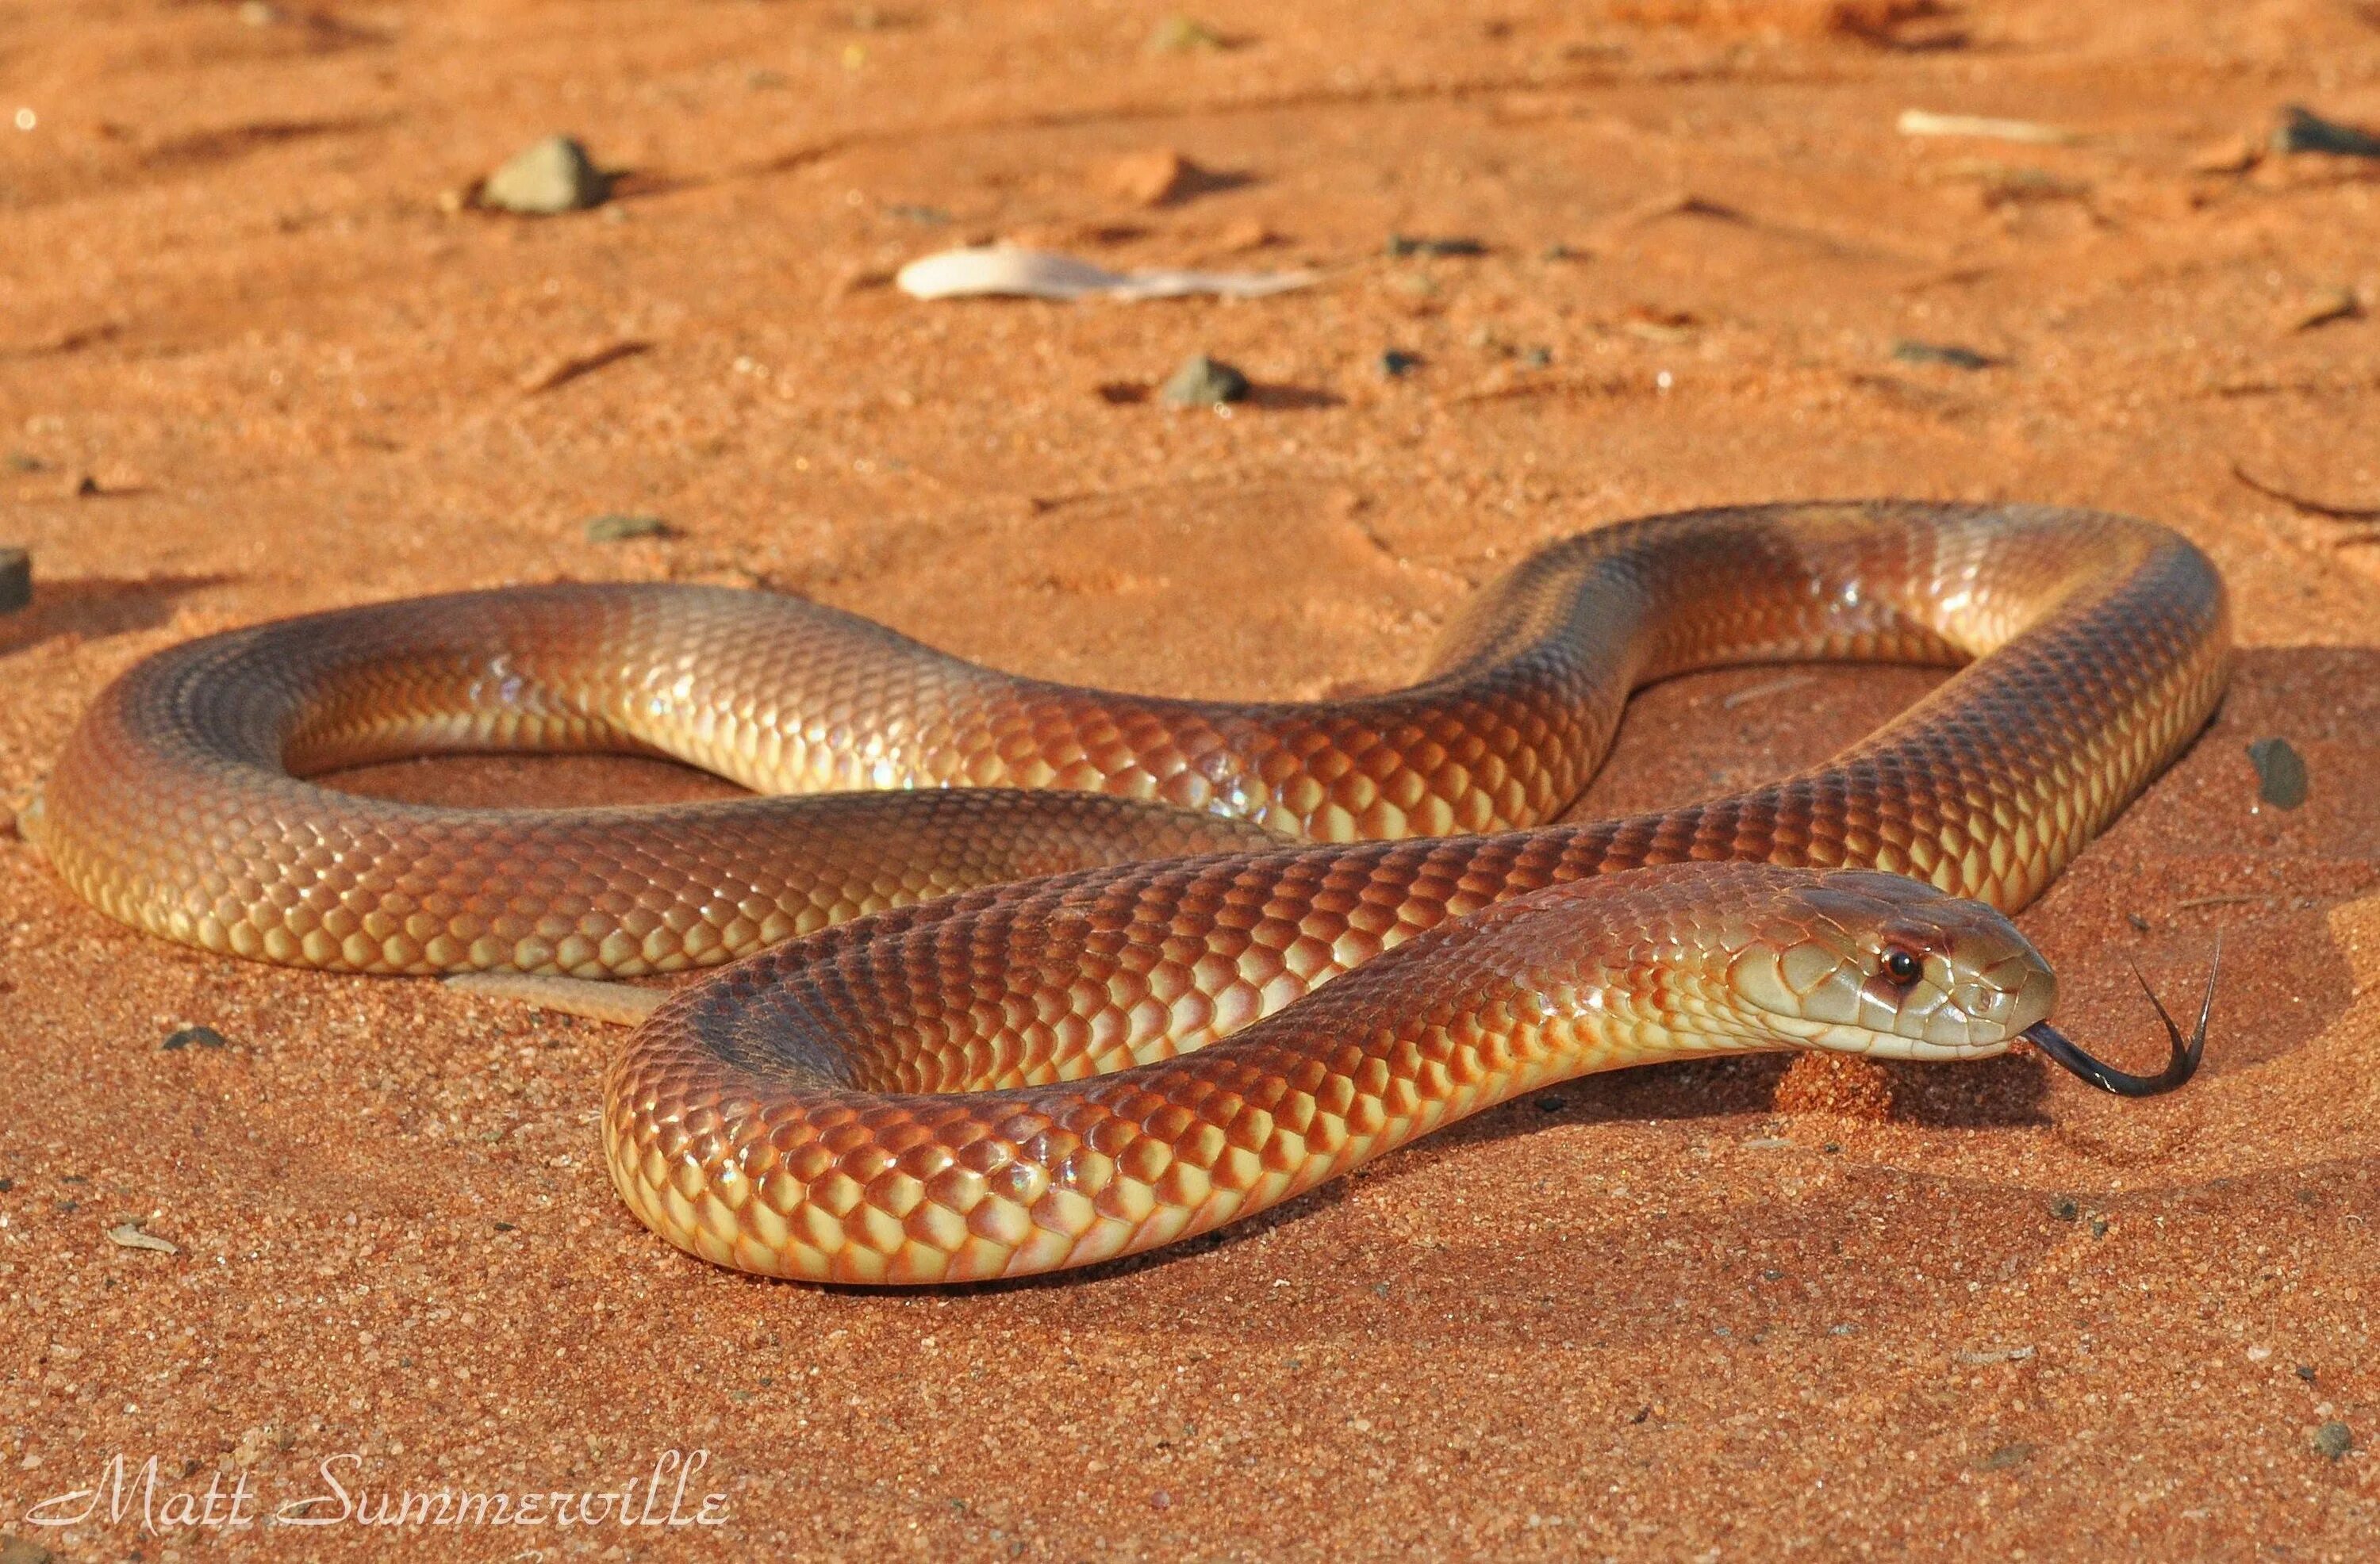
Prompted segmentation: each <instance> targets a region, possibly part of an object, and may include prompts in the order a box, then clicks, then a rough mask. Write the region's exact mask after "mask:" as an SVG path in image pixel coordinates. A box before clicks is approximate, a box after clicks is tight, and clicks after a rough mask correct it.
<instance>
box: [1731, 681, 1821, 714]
mask: <svg viewBox="0 0 2380 1564" xmlns="http://www.w3.org/2000/svg"><path fill="white" fill-rule="evenodd" d="M1810 682H1811V679H1810V675H1809V674H1807V673H1788V674H1786V675H1785V676H1784V677H1783V678H1781V679H1771V680H1769V681H1768V682H1767V684H1761V685H1752V686H1751V687H1750V688H1748V689H1741V690H1733V691H1730V692H1729V694H1727V695H1726V696H1724V697H1721V699H1720V700H1719V703H1718V705H1719V709H1720V710H1722V711H1732V710H1734V709H1736V708H1737V707H1739V706H1742V705H1744V704H1745V703H1747V702H1749V701H1755V700H1760V699H1763V698H1765V697H1768V696H1772V695H1779V694H1782V693H1783V692H1785V691H1786V690H1790V689H1797V688H1799V687H1800V686H1802V685H1806V684H1809V683H1810Z"/></svg>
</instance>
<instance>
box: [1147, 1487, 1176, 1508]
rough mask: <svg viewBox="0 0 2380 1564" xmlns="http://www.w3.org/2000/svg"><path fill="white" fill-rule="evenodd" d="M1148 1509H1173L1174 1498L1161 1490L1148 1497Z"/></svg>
mask: <svg viewBox="0 0 2380 1564" xmlns="http://www.w3.org/2000/svg"><path fill="white" fill-rule="evenodd" d="M1148 1508H1149V1509H1172V1508H1173V1496H1172V1494H1169V1493H1167V1492H1166V1491H1165V1490H1164V1489H1163V1488H1160V1489H1158V1490H1157V1491H1156V1492H1155V1493H1153V1494H1151V1495H1149V1496H1148Z"/></svg>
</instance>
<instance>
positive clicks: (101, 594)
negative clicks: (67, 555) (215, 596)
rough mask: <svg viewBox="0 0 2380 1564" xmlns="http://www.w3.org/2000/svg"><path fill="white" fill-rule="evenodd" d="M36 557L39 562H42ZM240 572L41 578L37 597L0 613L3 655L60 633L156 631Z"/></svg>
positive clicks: (102, 634)
mask: <svg viewBox="0 0 2380 1564" xmlns="http://www.w3.org/2000/svg"><path fill="white" fill-rule="evenodd" d="M39 563H40V562H39V561H36V562H35V564H36V565H38V564H39ZM238 579H239V577H238V576H225V575H208V576H145V577H141V578H139V579H125V578H119V577H114V576H81V577H78V578H75V579H70V580H64V581H45V580H42V578H41V577H40V576H35V577H34V580H33V600H32V601H31V602H30V604H28V605H27V606H25V607H24V608H21V609H19V610H18V611H17V612H14V613H11V614H6V615H0V657H9V656H13V655H15V654H16V653H18V652H20V651H26V650H29V649H31V648H33V647H36V646H39V645H41V644H42V642H44V641H48V640H53V639H55V638H56V637H60V636H80V637H84V638H86V639H99V638H103V637H109V636H123V635H129V634H130V633H132V632H133V631H136V630H154V629H156V628H157V627H158V626H159V625H161V624H166V623H167V622H168V621H170V620H171V619H172V618H173V617H174V611H175V609H176V608H177V607H179V606H180V604H181V601H182V600H183V599H184V598H187V597H188V596H190V595H191V594H192V593H195V592H203V591H205V590H207V589H208V588H213V587H222V586H226V585H229V584H230V583H232V582H235V581H237V580H238Z"/></svg>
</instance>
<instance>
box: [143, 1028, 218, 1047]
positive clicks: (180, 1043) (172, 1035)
mask: <svg viewBox="0 0 2380 1564" xmlns="http://www.w3.org/2000/svg"><path fill="white" fill-rule="evenodd" d="M157 1046H158V1048H159V1049H163V1050H164V1051H165V1052H167V1053H174V1052H177V1051H178V1050H180V1049H189V1048H200V1049H227V1048H229V1047H231V1040H230V1039H229V1038H227V1037H225V1036H224V1035H223V1034H222V1033H221V1032H218V1031H216V1030H215V1029H214V1028H213V1027H212V1026H184V1027H181V1028H179V1029H178V1030H176V1031H173V1032H168V1033H167V1034H166V1035H165V1040H164V1042H162V1043H159V1044H158V1045H157Z"/></svg>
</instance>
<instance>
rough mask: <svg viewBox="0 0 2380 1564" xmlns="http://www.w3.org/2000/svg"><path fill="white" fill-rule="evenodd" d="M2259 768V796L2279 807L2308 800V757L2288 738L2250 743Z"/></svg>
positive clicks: (2257, 786)
mask: <svg viewBox="0 0 2380 1564" xmlns="http://www.w3.org/2000/svg"><path fill="white" fill-rule="evenodd" d="M2248 758H2249V759H2250V760H2251V761H2253V762H2254V764H2255V767H2256V795H2257V796H2258V797H2260V798H2262V799H2263V800H2264V801H2265V803H2267V804H2270V805H2271V806H2273V807H2274V808H2276V809H2294V808H2296V807H2297V806H2300V805H2301V804H2303V803H2304V802H2305V801H2306V763H2305V757H2304V756H2302V755H2300V754H2299V753H2298V752H2297V746H2294V745H2292V744H2291V743H2289V740H2287V739H2285V738H2260V739H2258V740H2257V741H2256V742H2255V743H2253V744H2252V745H2250V746H2248Z"/></svg>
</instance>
